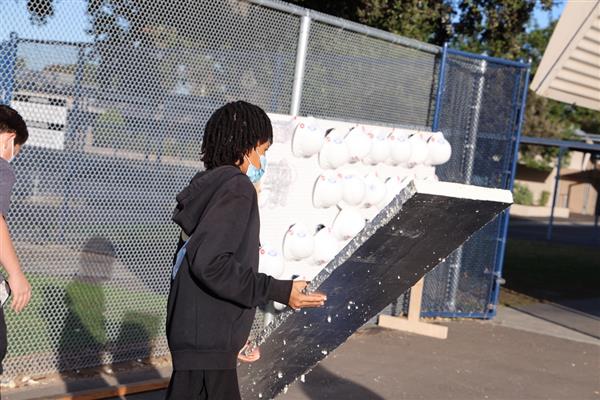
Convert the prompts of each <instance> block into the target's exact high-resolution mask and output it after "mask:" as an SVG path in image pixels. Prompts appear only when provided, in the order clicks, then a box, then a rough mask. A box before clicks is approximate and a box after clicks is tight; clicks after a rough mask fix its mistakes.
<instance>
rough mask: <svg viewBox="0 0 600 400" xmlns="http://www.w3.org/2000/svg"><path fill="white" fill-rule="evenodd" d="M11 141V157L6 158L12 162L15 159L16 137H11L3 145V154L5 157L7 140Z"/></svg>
mask: <svg viewBox="0 0 600 400" xmlns="http://www.w3.org/2000/svg"><path fill="white" fill-rule="evenodd" d="M9 141H10V157H9V158H8V159H7V160H6V161H8V162H12V160H14V159H15V138H11V139H9V140H7V141H6V142H4V146H3V147H2V156H3V157H4V153H5V152H6V146H8V145H7V142H9Z"/></svg>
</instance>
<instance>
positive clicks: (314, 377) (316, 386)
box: [298, 365, 384, 400]
mask: <svg viewBox="0 0 600 400" xmlns="http://www.w3.org/2000/svg"><path fill="white" fill-rule="evenodd" d="M298 386H299V387H300V389H301V390H302V392H304V394H305V395H306V396H307V397H308V398H310V399H311V400H326V399H332V400H333V399H348V400H352V399H355V400H384V398H383V397H381V396H379V395H378V394H377V393H375V392H373V391H371V390H369V389H368V388H366V387H364V386H362V385H359V384H358V383H355V382H352V381H350V380H348V379H344V378H342V377H339V376H337V375H335V374H333V373H331V372H329V371H328V370H327V369H325V368H324V367H322V366H321V365H317V366H316V367H315V368H314V369H313V370H312V371H311V372H310V374H309V375H307V381H306V383H300V384H298Z"/></svg>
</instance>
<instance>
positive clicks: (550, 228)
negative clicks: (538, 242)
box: [546, 147, 566, 240]
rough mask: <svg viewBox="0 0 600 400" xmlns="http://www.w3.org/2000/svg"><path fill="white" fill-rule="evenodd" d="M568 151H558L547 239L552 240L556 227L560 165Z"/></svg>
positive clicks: (562, 149)
mask: <svg viewBox="0 0 600 400" xmlns="http://www.w3.org/2000/svg"><path fill="white" fill-rule="evenodd" d="M565 151H566V149H565V148H564V147H561V148H560V150H559V151H558V161H557V165H556V177H555V178H554V191H553V192H552V208H551V209H550V221H548V231H547V232H546V239H547V240H552V227H553V225H554V208H555V207H556V196H557V195H558V185H559V183H560V164H561V163H562V157H563V154H564V153H565Z"/></svg>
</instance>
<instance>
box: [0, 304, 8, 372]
mask: <svg viewBox="0 0 600 400" xmlns="http://www.w3.org/2000/svg"><path fill="white" fill-rule="evenodd" d="M7 347H8V340H7V339H6V322H4V310H3V309H2V307H1V306H0V374H2V360H4V356H5V355H6V348H7Z"/></svg>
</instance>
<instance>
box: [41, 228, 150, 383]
mask: <svg viewBox="0 0 600 400" xmlns="http://www.w3.org/2000/svg"><path fill="white" fill-rule="evenodd" d="M115 261H116V255H115V249H114V246H113V245H112V243H111V242H110V241H108V240H107V239H105V238H102V237H92V238H90V239H89V240H88V241H87V242H86V244H85V245H84V246H83V248H82V250H81V253H80V258H79V268H78V271H77V274H76V275H75V276H74V277H73V279H72V281H71V282H69V283H68V284H67V286H66V287H65V288H64V289H62V288H60V287H58V285H48V286H46V287H45V288H44V290H43V292H44V299H45V303H46V304H47V307H46V308H45V310H44V317H45V320H46V321H47V322H48V329H49V330H52V329H56V327H54V326H52V325H51V324H52V321H53V320H55V319H56V315H55V314H53V313H55V312H56V304H53V302H52V301H53V300H54V301H56V297H57V294H58V293H61V292H63V293H64V295H63V296H62V301H63V304H64V307H65V308H66V310H67V315H66V318H65V320H64V324H63V325H62V327H61V328H60V329H61V332H60V337H59V340H58V343H57V364H56V366H57V370H58V371H59V372H60V373H61V374H62V375H63V381H64V384H65V386H66V389H67V391H68V392H77V391H80V390H84V389H85V388H86V383H85V382H83V380H87V378H90V379H93V380H94V381H96V380H98V381H99V382H95V383H94V384H93V386H94V387H98V386H99V387H102V386H108V385H109V382H107V381H106V380H105V379H104V378H103V374H102V373H101V372H100V369H102V368H100V369H95V370H94V369H90V368H95V367H101V366H102V365H105V364H106V363H107V362H112V363H117V362H120V361H130V360H145V359H148V358H149V357H150V356H151V347H152V346H151V342H152V339H153V338H154V337H156V335H157V334H158V330H159V326H160V319H159V317H157V316H155V315H151V314H147V313H139V312H126V313H125V314H124V316H123V317H122V320H121V325H120V329H119V334H118V336H117V338H116V339H115V340H109V339H108V332H107V307H106V295H107V293H109V294H110V293H113V290H112V289H110V284H109V283H110V281H111V279H112V276H113V270H114V265H115ZM107 289H109V290H107ZM113 295H114V294H113ZM132 296H133V294H132ZM125 301H129V300H127V299H125ZM53 317H54V318H53ZM106 370H107V369H104V371H103V372H106ZM84 371H85V373H83V372H84ZM124 372H127V371H123V373H122V372H117V373H115V374H114V377H115V379H116V380H117V382H119V383H122V382H121V380H122V379H121V376H125V374H124ZM147 375H148V379H153V378H158V377H160V374H159V373H158V371H156V370H155V369H152V368H150V369H149V371H148V374H147ZM87 385H88V386H87V388H88V389H89V383H88V384H87Z"/></svg>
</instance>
